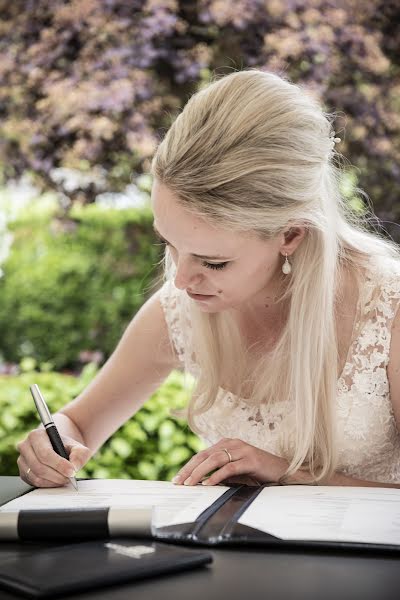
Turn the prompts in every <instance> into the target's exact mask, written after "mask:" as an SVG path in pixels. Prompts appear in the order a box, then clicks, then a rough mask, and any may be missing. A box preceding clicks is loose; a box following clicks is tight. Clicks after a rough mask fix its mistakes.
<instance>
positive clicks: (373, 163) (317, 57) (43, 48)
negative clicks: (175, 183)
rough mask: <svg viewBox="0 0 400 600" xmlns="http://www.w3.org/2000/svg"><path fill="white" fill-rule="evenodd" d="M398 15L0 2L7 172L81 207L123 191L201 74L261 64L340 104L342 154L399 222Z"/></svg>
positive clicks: (372, 1) (155, 0)
mask: <svg viewBox="0 0 400 600" xmlns="http://www.w3.org/2000/svg"><path fill="white" fill-rule="evenodd" d="M399 23H400V5H399V3H398V2H395V1H394V0H391V1H390V0H369V2H368V3H366V2H364V1H363V0H235V2H232V1H230V0H198V1H196V2H195V1H191V0H180V1H178V0H103V1H101V2H98V0H85V1H84V2H82V1H81V0H69V1H65V0H14V1H13V2H6V1H5V0H0V27H1V36H0V40H1V41H0V51H1V56H2V60H1V62H0V90H1V91H0V105H1V112H2V117H3V118H2V124H1V125H0V131H1V139H0V162H1V163H2V168H3V173H4V176H5V177H6V178H10V177H18V176H20V175H21V174H22V173H23V172H24V171H26V170H29V171H31V172H33V173H34V174H35V176H36V178H37V180H39V181H40V182H41V184H42V185H43V186H46V187H50V188H53V189H58V190H60V191H63V192H64V193H68V195H69V196H72V198H73V199H74V198H79V199H80V201H84V202H90V201H92V200H93V198H94V197H95V195H96V194H97V193H98V192H99V191H107V190H118V189H121V187H124V186H125V185H126V184H127V183H128V182H129V181H130V178H131V176H132V172H137V173H141V172H145V171H146V170H148V168H149V159H150V157H151V155H152V153H153V151H154V149H155V146H156V144H157V141H158V140H159V139H160V137H161V136H162V135H163V133H164V132H165V130H166V128H168V126H169V124H170V122H171V119H172V118H173V117H174V115H175V114H176V113H177V112H178V110H179V109H180V108H181V107H182V105H183V104H184V102H185V101H186V100H187V98H188V96H189V95H190V94H191V93H192V92H193V91H195V90H196V89H197V87H198V85H201V83H202V82H203V81H205V80H207V79H208V78H209V76H210V73H212V72H215V71H216V72H217V73H220V74H221V73H225V72H229V71H230V70H232V69H240V68H246V67H259V68H263V69H269V70H273V71H275V72H279V73H284V74H286V75H287V76H288V77H289V78H291V79H292V80H293V81H296V82H301V83H302V84H304V85H306V86H308V87H309V88H310V89H311V90H312V91H313V92H314V93H315V94H316V95H317V96H318V97H320V98H321V99H322V100H323V102H324V105H325V109H326V110H327V111H336V112H337V114H338V118H337V123H336V130H337V131H338V133H339V135H340V137H342V138H343V142H342V144H341V145H340V147H339V150H340V151H341V152H343V154H345V155H346V156H347V157H348V159H349V160H350V162H351V163H352V164H353V165H354V166H355V167H356V168H357V170H356V172H357V174H358V179H359V184H360V185H361V186H362V187H363V188H364V189H365V190H366V191H367V192H368V193H369V195H370V196H371V198H372V200H373V202H374V205H375V208H376V211H377V213H378V214H379V216H380V217H381V218H382V220H384V221H396V220H399V217H400V214H399V213H400V203H399V202H398V189H399V185H400V167H399V163H400V160H399V159H400V135H399V134H400V110H399V109H400V105H399V97H400V78H399V71H400V69H399V57H400V52H399V50H400V25H399ZM71 168H72V169H78V170H80V171H81V172H84V173H86V178H84V179H83V180H82V181H83V183H82V184H81V185H80V187H79V186H78V187H77V188H76V189H75V191H74V193H73V194H72V193H71V192H70V191H68V189H66V187H65V180H64V178H63V177H62V173H63V169H71ZM60 169H61V170H60ZM60 173H61V175H60ZM387 229H388V230H389V231H390V232H391V233H392V235H394V236H395V237H397V238H399V237H400V236H399V234H397V233H396V230H395V228H394V227H393V228H391V226H390V224H389V225H387Z"/></svg>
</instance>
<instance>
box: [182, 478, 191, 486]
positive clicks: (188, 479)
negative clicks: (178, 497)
mask: <svg viewBox="0 0 400 600" xmlns="http://www.w3.org/2000/svg"><path fill="white" fill-rule="evenodd" d="M191 483H192V478H191V477H188V478H187V479H185V481H184V482H183V485H191Z"/></svg>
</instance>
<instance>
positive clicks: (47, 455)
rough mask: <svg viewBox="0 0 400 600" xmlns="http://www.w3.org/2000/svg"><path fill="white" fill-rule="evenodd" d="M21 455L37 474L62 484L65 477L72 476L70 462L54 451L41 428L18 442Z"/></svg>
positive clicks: (72, 470)
mask: <svg viewBox="0 0 400 600" xmlns="http://www.w3.org/2000/svg"><path fill="white" fill-rule="evenodd" d="M18 449H19V451H20V453H21V456H22V457H23V458H24V460H25V462H26V463H27V465H28V466H29V467H31V469H32V471H34V472H35V473H36V475H37V476H39V477H41V478H43V479H47V480H49V481H52V482H54V483H57V484H59V485H64V483H65V480H66V478H67V477H72V476H73V473H74V469H73V467H72V465H71V464H70V462H69V461H68V460H66V459H65V458H63V457H62V456H59V455H58V454H57V453H56V452H54V450H53V447H52V445H51V443H50V440H49V439H48V436H47V434H46V433H45V432H44V431H43V430H35V431H31V432H30V433H29V435H28V437H27V438H26V439H25V440H24V441H23V442H21V443H20V444H18Z"/></svg>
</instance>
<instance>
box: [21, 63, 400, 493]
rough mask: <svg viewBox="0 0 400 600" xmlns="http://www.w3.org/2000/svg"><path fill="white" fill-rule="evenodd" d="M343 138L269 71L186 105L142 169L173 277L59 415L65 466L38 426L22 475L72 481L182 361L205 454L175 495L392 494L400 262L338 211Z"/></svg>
mask: <svg viewBox="0 0 400 600" xmlns="http://www.w3.org/2000/svg"><path fill="white" fill-rule="evenodd" d="M338 141H339V140H338V139H337V138H336V137H335V134H334V132H333V129H332V125H331V119H330V116H329V115H326V114H324V113H323V111H322V110H321V108H320V107H319V105H318V103H317V102H316V101H315V100H313V99H312V98H311V97H310V96H309V95H307V93H306V92H305V91H304V90H302V89H301V88H300V87H298V86H296V85H293V84H291V83H290V82H288V81H287V80H285V79H283V78H281V77H278V76H277V75H273V74H271V73H267V72H262V71H258V70H246V71H241V72H236V73H232V74H230V75H228V76H225V77H222V78H220V79H216V80H215V81H214V82H212V83H211V84H210V85H208V86H207V87H205V88H204V89H202V90H201V91H199V92H198V93H197V94H195V95H194V96H192V98H191V99H190V100H189V102H188V103H187V105H186V106H185V108H184V110H183V111H182V113H181V114H180V115H179V116H178V118H177V119H176V121H175V122H174V124H173V125H172V127H171V128H170V130H169V131H168V133H167V135H166V137H165V139H164V140H163V141H162V142H161V144H160V145H159V147H158V149H157V152H156V154H155V157H154V160H153V164H152V171H153V175H154V186H153V191H152V206H153V210H154V226H155V229H156V231H157V232H158V235H159V236H160V237H161V239H162V240H164V243H165V244H166V250H165V275H166V280H165V283H164V284H163V286H162V287H161V289H160V290H158V291H157V292H156V293H155V294H154V295H153V296H152V297H151V298H150V300H148V301H147V302H146V303H145V304H144V305H143V307H142V308H141V310H140V311H139V312H138V314H137V315H136V316H135V318H134V319H133V321H132V322H131V324H130V325H129V327H128V328H127V330H126V332H125V333H124V335H123V337H122V339H121V341H120V343H119V345H118V346H117V348H116V350H115V352H114V353H113V355H112V356H111V358H110V359H109V360H108V362H107V363H106V364H105V365H104V367H103V368H102V370H101V371H100V373H99V374H98V375H97V377H96V378H95V379H94V380H93V382H92V383H91V384H90V385H89V386H88V388H87V389H86V390H85V391H84V392H83V393H82V394H81V395H80V396H79V397H78V398H76V399H75V400H74V401H73V402H72V403H70V404H69V405H67V406H66V407H65V408H63V409H62V410H61V411H60V413H58V414H57V415H56V423H57V425H58V427H59V430H60V433H61V434H62V436H63V437H64V441H65V444H66V447H67V449H68V450H69V452H70V461H67V460H64V459H62V458H60V457H59V456H57V455H56V454H55V453H54V452H53V451H52V449H51V446H50V443H49V441H48V438H47V436H46V435H45V434H44V432H43V431H42V430H40V429H38V430H35V431H33V432H31V433H30V434H29V435H28V436H27V438H26V439H25V440H24V441H23V442H21V443H20V445H19V450H20V457H19V459H18V464H19V469H20V473H21V477H22V478H23V479H25V480H26V481H28V482H29V483H32V484H34V485H36V486H44V487H46V486H57V485H63V484H64V483H66V481H67V477H68V476H71V475H72V472H73V469H74V468H75V469H76V470H77V469H79V468H80V467H82V466H83V464H85V462H86V461H87V460H88V459H89V457H90V456H91V455H93V454H94V452H95V451H96V450H97V449H98V448H99V447H100V445H101V444H102V443H103V442H104V441H105V440H106V439H107V438H108V437H109V436H110V435H111V434H112V433H113V432H114V431H115V430H116V429H117V428H118V427H119V426H120V425H121V424H122V423H123V422H124V421H125V420H126V419H128V418H129V417H131V416H132V414H134V413H135V412H136V411H137V410H138V409H139V408H140V407H141V405H142V404H143V403H144V402H145V401H146V399H147V398H148V397H149V396H150V395H151V394H152V392H154V391H155V390H156V389H157V387H158V386H159V385H160V383H161V382H162V381H163V380H164V379H165V378H166V376H167V375H168V373H169V372H170V371H171V369H173V368H176V367H183V368H184V369H185V370H186V371H187V372H190V373H192V374H193V375H194V377H195V378H196V382H197V384H196V387H195V389H194V392H193V396H192V399H191V402H190V406H189V408H188V420H189V424H190V426H191V427H192V429H193V430H194V431H196V432H198V433H199V434H200V435H201V436H202V437H203V438H204V439H205V440H207V442H208V448H207V449H206V450H204V451H202V452H200V453H198V454H196V455H195V456H194V457H193V458H192V459H191V460H190V461H189V462H188V463H187V464H186V465H185V466H184V467H183V468H182V469H181V471H180V473H179V474H178V476H177V477H176V478H175V480H174V481H175V482H176V483H177V484H185V485H195V484H197V483H199V482H202V483H203V484H205V485H216V484H218V483H220V482H222V481H231V480H237V478H242V480H244V481H246V482H248V483H253V484H255V483H264V482H281V483H285V482H287V483H295V482H297V483H304V484H315V483H322V484H325V485H349V486H384V487H396V488H400V434H399V430H400V313H399V310H398V309H399V306H400V253H399V249H398V248H397V247H396V246H395V244H394V243H391V242H389V241H385V240H384V239H381V238H380V237H379V236H378V235H375V234H372V233H370V232H368V230H367V228H366V227H364V226H363V225H362V224H360V223H357V222H356V221H355V219H354V217H352V215H351V214H350V213H348V211H347V210H346V207H345V205H344V203H343V201H342V199H341V196H340V193H339V174H340V172H339V169H338V167H337V166H336V164H337V161H335V158H336V156H337V155H336V151H335V144H336V143H338ZM71 463H72V464H71ZM210 474H211V475H210ZM243 478H244V479H243Z"/></svg>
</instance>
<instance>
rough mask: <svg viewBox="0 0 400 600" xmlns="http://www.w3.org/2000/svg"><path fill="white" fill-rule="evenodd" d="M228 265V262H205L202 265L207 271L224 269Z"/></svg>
mask: <svg viewBox="0 0 400 600" xmlns="http://www.w3.org/2000/svg"><path fill="white" fill-rule="evenodd" d="M227 264H228V263H227V262H222V263H209V262H205V261H204V262H203V263H202V265H203V267H207V269H223V268H224V267H226V265H227Z"/></svg>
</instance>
